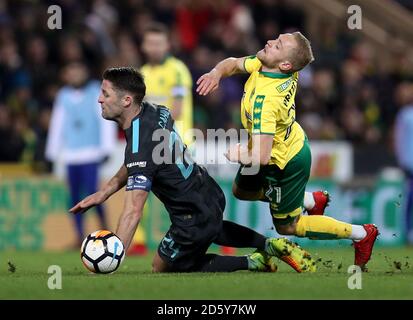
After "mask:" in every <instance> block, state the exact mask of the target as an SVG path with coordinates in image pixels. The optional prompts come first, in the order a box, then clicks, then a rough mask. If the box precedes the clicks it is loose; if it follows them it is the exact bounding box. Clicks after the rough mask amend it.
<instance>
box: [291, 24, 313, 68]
mask: <svg viewBox="0 0 413 320" xmlns="http://www.w3.org/2000/svg"><path fill="white" fill-rule="evenodd" d="M293 36H294V39H295V41H296V42H297V47H295V48H294V49H292V52H291V56H290V62H291V64H292V70H291V71H292V72H296V71H300V70H301V69H303V68H304V67H305V66H307V65H308V64H310V63H311V62H313V61H314V55H313V49H312V48H311V43H310V41H309V40H308V39H307V38H306V37H304V35H303V34H302V33H301V32H298V31H297V32H294V33H293Z"/></svg>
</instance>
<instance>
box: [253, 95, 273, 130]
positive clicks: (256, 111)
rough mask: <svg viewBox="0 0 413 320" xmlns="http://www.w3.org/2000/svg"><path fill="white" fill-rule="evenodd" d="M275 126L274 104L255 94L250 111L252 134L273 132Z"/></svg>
mask: <svg viewBox="0 0 413 320" xmlns="http://www.w3.org/2000/svg"><path fill="white" fill-rule="evenodd" d="M276 127H277V109H276V105H275V104H274V103H272V102H270V101H268V100H266V99H265V96H264V95H257V97H256V99H255V101H254V107H253V113H252V134H271V135H274V134H275V130H276Z"/></svg>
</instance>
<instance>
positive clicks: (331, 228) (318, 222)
mask: <svg viewBox="0 0 413 320" xmlns="http://www.w3.org/2000/svg"><path fill="white" fill-rule="evenodd" d="M295 235H296V236H299V237H307V238H310V239H317V240H327V239H344V238H349V237H350V235H351V224H349V223H345V222H341V221H338V220H336V219H333V218H330V217H325V216H301V217H300V219H299V220H298V222H297V227H296V230H295Z"/></svg>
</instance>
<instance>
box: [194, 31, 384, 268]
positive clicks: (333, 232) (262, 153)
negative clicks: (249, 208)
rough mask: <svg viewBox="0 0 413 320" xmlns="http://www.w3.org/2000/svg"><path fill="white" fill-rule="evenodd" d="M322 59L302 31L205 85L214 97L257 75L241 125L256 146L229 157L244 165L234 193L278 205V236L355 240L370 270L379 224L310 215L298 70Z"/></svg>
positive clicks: (214, 74) (224, 66)
mask: <svg viewBox="0 0 413 320" xmlns="http://www.w3.org/2000/svg"><path fill="white" fill-rule="evenodd" d="M313 60H314V56H313V52H312V49H311V45H310V42H309V41H308V39H307V38H305V37H304V36H303V35H302V34H301V33H300V32H294V33H286V34H281V35H279V36H278V37H277V38H276V39H273V40H268V41H267V43H266V45H265V47H264V48H263V49H262V50H260V51H258V52H257V54H256V55H254V56H249V57H242V58H227V59H225V60H223V61H221V62H220V63H218V64H217V65H216V66H215V67H214V68H213V69H212V70H211V71H210V72H209V73H206V74H204V75H203V76H201V77H200V78H199V79H198V81H197V85H198V87H197V92H198V93H199V94H200V95H206V94H208V93H210V92H212V91H214V90H215V89H217V88H218V86H219V82H220V80H221V78H223V77H228V76H231V75H233V74H236V73H249V74H250V76H249V78H248V80H247V82H246V83H245V86H244V94H243V98H242V101H241V121H242V125H243V127H244V128H245V129H246V130H247V131H248V133H249V142H248V146H242V145H240V144H237V145H235V146H232V147H231V148H230V149H229V150H228V152H227V154H226V156H227V158H228V160H230V161H234V162H239V163H240V164H241V167H240V170H239V171H238V174H237V177H236V178H235V181H234V185H233V194H234V195H235V197H237V198H238V199H242V200H264V201H268V202H269V203H270V211H271V215H272V218H273V223H274V226H275V228H276V230H277V232H278V233H280V234H283V235H296V236H299V237H308V238H311V239H343V238H346V239H351V240H353V242H354V247H355V262H354V263H355V264H356V265H358V266H360V267H361V268H362V269H364V268H365V265H366V264H367V262H368V261H369V259H370V257H371V253H372V250H373V245H374V242H375V240H376V238H377V235H378V230H377V227H376V226H374V225H372V224H365V225H362V226H361V225H351V224H348V223H344V222H341V221H338V220H335V219H333V218H331V217H326V216H322V215H302V212H303V204H304V196H305V187H306V184H307V182H308V179H309V177H310V168H311V150H310V146H309V143H308V139H307V137H306V135H305V132H304V130H303V129H302V128H301V126H300V125H299V124H298V122H297V121H296V116H295V114H296V105H295V94H296V92H297V87H298V72H299V71H300V70H301V69H303V68H304V67H305V66H306V65H308V64H309V63H311V62H312V61H313ZM251 164H253V165H254V164H259V165H260V170H259V173H258V174H256V175H243V171H245V169H244V167H245V166H249V165H251Z"/></svg>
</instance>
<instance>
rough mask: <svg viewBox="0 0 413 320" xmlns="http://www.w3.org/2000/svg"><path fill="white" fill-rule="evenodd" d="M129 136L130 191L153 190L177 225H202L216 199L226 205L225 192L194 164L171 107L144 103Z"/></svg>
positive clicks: (128, 131) (126, 152) (127, 132)
mask: <svg viewBox="0 0 413 320" xmlns="http://www.w3.org/2000/svg"><path fill="white" fill-rule="evenodd" d="M125 135H126V141H127V146H126V149H125V166H126V168H127V170H128V182H127V187H126V190H127V191H129V190H136V189H140V190H145V191H148V192H149V191H152V192H153V193H154V194H155V195H156V196H157V197H158V198H159V200H161V201H162V203H163V204H164V205H165V207H166V209H167V211H168V212H169V214H170V215H171V220H172V221H173V222H177V223H178V222H183V223H187V224H198V223H202V222H203V221H205V219H206V217H205V215H208V212H216V210H215V209H216V207H219V206H218V205H217V206H215V203H216V200H218V199H219V201H221V205H222V201H223V200H222V198H223V193H222V190H221V189H220V187H219V186H218V185H217V184H216V183H215V181H214V180H213V179H212V178H211V177H210V176H209V175H208V173H207V171H206V170H205V169H204V168H201V167H200V166H198V165H197V164H196V163H194V162H193V161H192V159H191V157H190V155H189V151H188V150H187V148H186V146H185V145H184V144H183V143H182V140H181V137H180V136H179V134H178V132H177V131H176V130H175V128H174V120H173V119H172V118H171V115H170V112H169V109H168V108H166V107H164V106H159V105H156V104H152V103H148V102H143V103H142V109H141V112H140V113H139V114H138V115H137V116H136V117H135V118H134V119H133V120H132V124H131V127H130V128H128V129H126V130H125ZM214 200H215V201H214ZM211 209H212V210H211ZM221 211H222V209H221ZM221 214H222V212H221Z"/></svg>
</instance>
